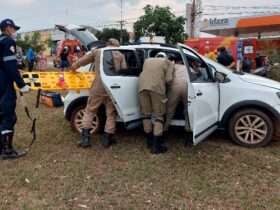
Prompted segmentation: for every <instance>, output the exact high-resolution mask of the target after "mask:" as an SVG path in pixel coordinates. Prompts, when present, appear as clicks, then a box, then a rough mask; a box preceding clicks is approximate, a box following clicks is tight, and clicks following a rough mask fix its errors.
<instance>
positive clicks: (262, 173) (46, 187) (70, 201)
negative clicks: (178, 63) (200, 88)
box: [0, 94, 280, 210]
mask: <svg viewBox="0 0 280 210" xmlns="http://www.w3.org/2000/svg"><path fill="white" fill-rule="evenodd" d="M27 99H28V101H29V104H30V106H31V105H32V104H31V103H33V101H34V100H35V95H33V94H31V95H28V97H27ZM36 114H37V115H38V116H39V123H38V140H37V142H36V143H35V144H34V147H33V148H32V150H31V152H30V154H29V155H28V156H26V157H24V158H23V159H20V160H15V161H0V168H1V172H0V173H1V175H0V209H1V210H6V209H7V210H8V209H9V210H10V209H11V210H17V209H20V210H41V209H42V210H44V209H55V210H56V209H59V210H62V209H65V210H71V209H75V210H76V209H98V210H99V209H101V210H102V209H104V210H108V209H131V210H132V209H149V210H150V209H168V210H169V209H174V210H175V209H203V210H204V209H211V210H213V209H226V210H228V209H248V210H251V209H252V210H257V209H269V210H272V209H275V210H276V209H280V152H279V151H280V141H274V142H272V143H271V144H270V145H269V146H268V147H266V148H259V149H246V148H242V147H239V146H236V145H234V144H233V143H231V142H230V141H229V140H228V137H227V136H225V135H224V134H220V133H216V134H214V135H212V136H211V137H209V138H208V139H207V140H206V141H205V142H202V143H201V144H200V145H198V146H196V147H186V148H185V147H184V146H183V142H184V139H183V133H182V132H174V131H173V132H171V133H170V135H169V136H168V145H169V148H170V150H169V152H168V153H167V154H165V155H160V156H153V155H151V154H150V153H149V151H147V149H146V148H145V143H144V137H143V135H142V132H141V131H129V132H128V131H123V130H122V131H120V132H119V133H118V135H117V140H118V144H117V145H116V146H114V147H113V148H111V149H107V150H106V149H104V148H102V146H101V144H100V142H99V136H98V135H97V136H94V146H93V148H91V149H88V150H84V149H80V148H77V146H76V142H77V140H78V139H79V135H78V134H76V133H74V132H73V131H72V130H71V129H70V126H69V123H68V122H67V121H66V120H64V117H63V110H62V109H50V108H45V107H43V106H41V108H40V112H39V111H38V110H37V111H36ZM18 116H19V120H18V124H17V134H16V145H17V147H21V148H22V147H25V146H26V145H28V143H29V141H30V138H31V136H30V135H29V133H28V131H29V129H30V122H29V121H28V120H27V118H26V116H25V115H24V112H23V108H22V107H21V106H20V105H19V106H18Z"/></svg>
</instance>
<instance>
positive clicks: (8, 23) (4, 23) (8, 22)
mask: <svg viewBox="0 0 280 210" xmlns="http://www.w3.org/2000/svg"><path fill="white" fill-rule="evenodd" d="M8 26H11V27H13V28H14V29H16V30H19V29H20V27H19V26H17V25H16V24H15V23H14V21H13V20H11V19H5V20H2V21H1V23H0V28H1V29H5V28H6V27H8Z"/></svg>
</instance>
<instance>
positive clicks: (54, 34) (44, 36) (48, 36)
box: [19, 25, 97, 54]
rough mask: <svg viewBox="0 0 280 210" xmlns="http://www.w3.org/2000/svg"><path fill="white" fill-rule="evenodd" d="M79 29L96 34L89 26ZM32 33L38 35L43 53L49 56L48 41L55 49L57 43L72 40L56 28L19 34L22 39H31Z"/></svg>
mask: <svg viewBox="0 0 280 210" xmlns="http://www.w3.org/2000/svg"><path fill="white" fill-rule="evenodd" d="M81 27H84V28H86V29H88V30H89V31H90V32H91V33H93V34H96V33H97V30H96V29H95V28H93V27H91V26H85V25H82V26H81ZM34 33H39V34H40V38H41V40H40V42H41V44H43V45H44V46H45V49H46V51H45V53H46V54H50V53H51V50H52V49H51V48H50V47H49V45H48V40H51V41H52V42H53V48H55V46H56V44H57V42H59V41H61V40H63V39H65V38H73V37H71V36H70V35H69V34H68V35H66V34H65V33H64V32H62V31H59V30H57V29H56V28H48V29H41V30H34V31H28V32H22V33H20V34H19V35H20V37H21V38H22V39H23V38H24V37H26V36H29V37H31V36H32V35H33V34H34Z"/></svg>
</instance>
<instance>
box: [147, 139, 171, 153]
mask: <svg viewBox="0 0 280 210" xmlns="http://www.w3.org/2000/svg"><path fill="white" fill-rule="evenodd" d="M161 138H162V136H154V140H153V146H152V148H151V153H152V154H161V153H166V152H167V147H166V146H163V145H162V143H163V142H162V139H161Z"/></svg>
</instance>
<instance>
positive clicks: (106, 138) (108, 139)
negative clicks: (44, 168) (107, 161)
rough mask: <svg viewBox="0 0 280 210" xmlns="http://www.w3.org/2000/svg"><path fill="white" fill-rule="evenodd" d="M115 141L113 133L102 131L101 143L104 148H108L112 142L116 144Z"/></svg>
mask: <svg viewBox="0 0 280 210" xmlns="http://www.w3.org/2000/svg"><path fill="white" fill-rule="evenodd" d="M116 143H117V141H116V140H115V139H114V138H113V134H109V133H104V134H103V135H102V137H101V144H102V145H103V147H105V148H109V147H110V146H112V145H113V144H116Z"/></svg>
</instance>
